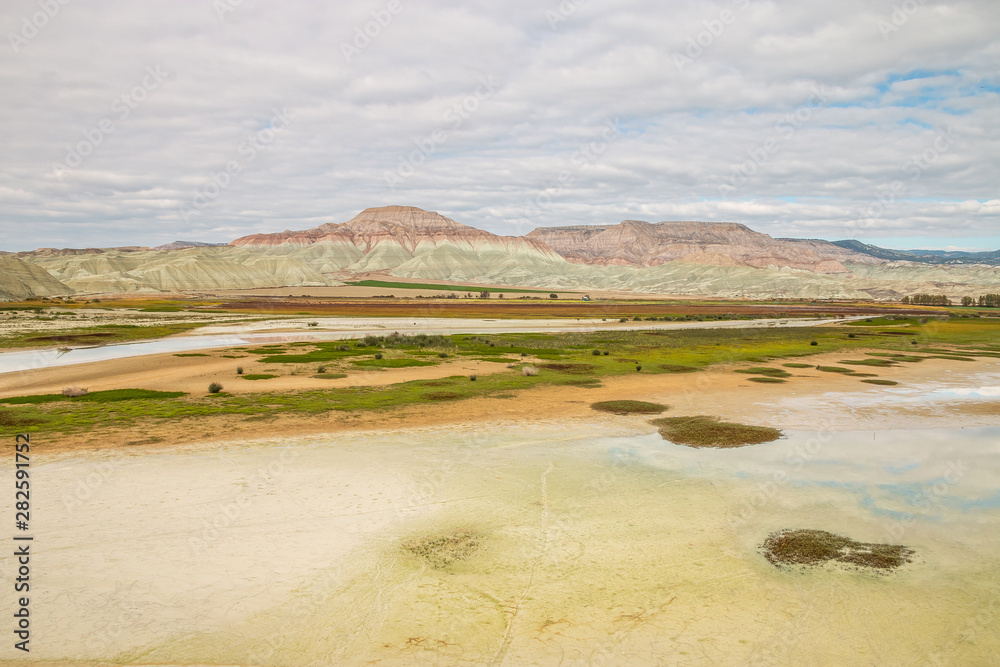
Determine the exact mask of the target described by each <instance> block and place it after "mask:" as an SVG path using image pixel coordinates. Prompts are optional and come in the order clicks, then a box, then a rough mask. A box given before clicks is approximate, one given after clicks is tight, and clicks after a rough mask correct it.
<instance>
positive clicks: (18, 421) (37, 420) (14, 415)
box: [0, 409, 49, 428]
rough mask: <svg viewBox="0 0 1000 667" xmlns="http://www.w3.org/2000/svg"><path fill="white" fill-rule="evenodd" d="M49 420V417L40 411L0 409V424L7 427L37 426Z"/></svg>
mask: <svg viewBox="0 0 1000 667" xmlns="http://www.w3.org/2000/svg"><path fill="white" fill-rule="evenodd" d="M47 421H49V418H48V417H46V416H45V415H43V414H41V413H34V412H28V411H27V410H25V409H17V410H9V409H7V410H0V426H4V427H7V428H24V427H27V426H38V425H39V424H44V423H45V422H47Z"/></svg>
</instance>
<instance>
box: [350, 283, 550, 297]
mask: <svg viewBox="0 0 1000 667" xmlns="http://www.w3.org/2000/svg"><path fill="white" fill-rule="evenodd" d="M345 284H347V285H356V286H358V287H384V288H387V289H425V290H438V291H441V292H472V293H473V294H476V295H478V294H479V293H480V292H482V291H483V290H484V289H485V290H487V291H489V292H490V293H496V294H499V293H501V292H503V293H507V294H510V293H516V294H548V293H549V291H548V290H537V289H514V288H510V287H489V288H487V287H476V286H474V285H434V284H432V283H394V282H388V281H385V280H358V281H356V282H348V283H345Z"/></svg>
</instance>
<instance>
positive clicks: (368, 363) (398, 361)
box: [351, 359, 437, 368]
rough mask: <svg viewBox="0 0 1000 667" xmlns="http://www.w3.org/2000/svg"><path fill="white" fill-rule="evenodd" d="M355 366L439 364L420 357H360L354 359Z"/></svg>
mask: <svg viewBox="0 0 1000 667" xmlns="http://www.w3.org/2000/svg"><path fill="white" fill-rule="evenodd" d="M351 363H352V364H354V365H355V366H361V367H364V368H408V367H410V366H437V363H435V362H433V361H420V360H419V359H359V360H357V361H352V362H351Z"/></svg>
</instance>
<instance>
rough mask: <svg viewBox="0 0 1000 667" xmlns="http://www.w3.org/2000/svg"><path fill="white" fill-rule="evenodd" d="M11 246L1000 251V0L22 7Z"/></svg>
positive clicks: (0, 21)
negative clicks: (720, 225) (513, 238)
mask: <svg viewBox="0 0 1000 667" xmlns="http://www.w3.org/2000/svg"><path fill="white" fill-rule="evenodd" d="M0 32H2V34H3V36H4V38H3V43H2V44H0V128H2V129H0V137H2V139H0V250H4V251H19V250H30V249H34V248H38V247H108V246H124V245H141V246H155V245H159V244H162V243H168V242H171V241H174V240H178V239H181V240H196V241H203V242H217V243H222V242H228V241H230V240H232V239H234V238H237V237H240V236H243V235H246V234H252V233H261V232H276V231H282V230H285V229H307V228H310V227H314V226H316V225H319V224H322V223H326V222H344V221H346V220H349V219H350V218H352V217H354V216H355V215H357V213H359V212H360V211H362V210H363V209H365V208H368V207H373V206H384V205H389V204H400V205H409V206H418V207H420V208H424V209H427V210H433V211H437V212H439V213H441V214H443V215H446V216H448V217H450V218H453V219H455V220H457V221H458V222H461V223H464V224H468V225H472V226H474V227H478V228H481V229H486V230H489V231H491V232H494V233H497V234H508V235H520V234H525V233H527V232H529V231H531V230H532V229H534V228H536V227H540V226H557V225H578V224H614V223H617V222H620V221H622V220H629V219H632V220H646V221H650V222H658V221H662V220H703V221H727V222H740V223H743V224H746V225H748V226H749V227H751V228H753V229H755V230H758V231H761V232H765V233H768V234H771V235H772V236H776V237H798V238H824V239H829V240H838V239H850V238H855V239H860V240H863V241H866V242H869V243H875V244H878V245H883V246H887V247H893V248H904V249H908V248H951V249H991V250H992V249H997V248H1000V113H998V111H1000V2H996V0H984V1H979V2H973V1H962V0H948V1H947V2H938V1H935V0H923V1H921V0H872V1H864V2H861V1H855V0H842V1H838V2H823V3H819V2H794V1H792V0H788V1H785V0H780V1H772V2H766V1H763V0H720V1H719V2H704V1H698V2H694V1H692V2H683V1H667V2H663V1H660V2H652V1H638V0H632V1H629V0H614V1H610V0H609V1H607V2H604V1H600V0H562V1H561V2H557V1H556V0H551V1H546V0H507V1H505V2H503V3H499V2H486V1H479V0H462V1H459V0H454V1H451V0H374V1H371V2H336V3H331V2H321V1H318V0H317V1H310V2H306V1H303V0H299V1H296V0H285V1H283V2H275V1H273V0H272V1H270V2H268V1H266V0H172V1H162V0H143V2H122V1H120V0H119V1H117V2H111V1H108V0H87V1H84V0H3V2H2V3H0Z"/></svg>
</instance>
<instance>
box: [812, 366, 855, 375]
mask: <svg viewBox="0 0 1000 667" xmlns="http://www.w3.org/2000/svg"><path fill="white" fill-rule="evenodd" d="M816 370H818V371H823V372H824V373H843V374H844V375H852V374H853V373H854V371H852V370H851V369H850V368H841V367H840V366H817V367H816Z"/></svg>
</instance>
